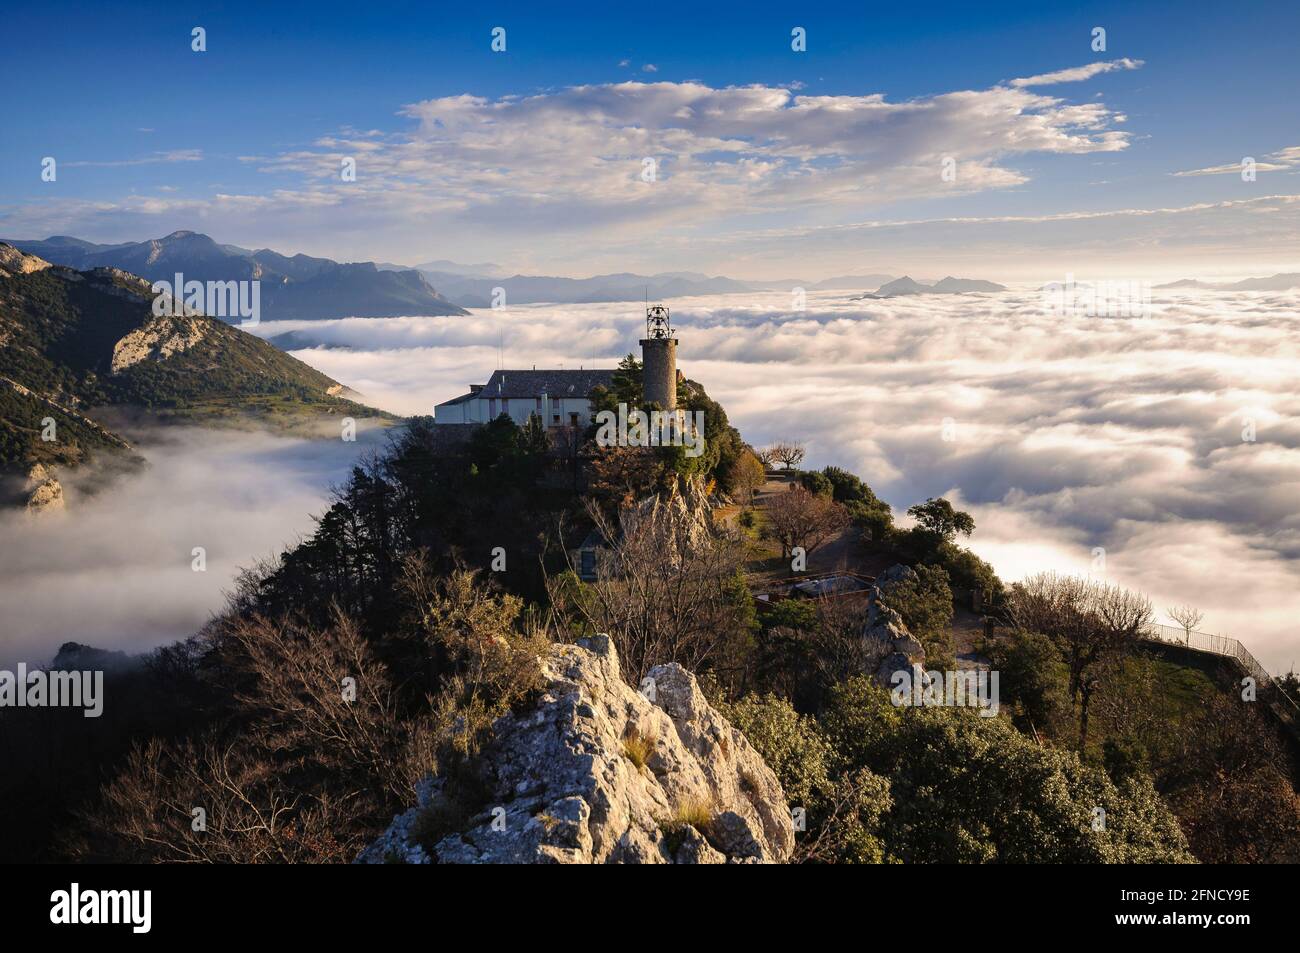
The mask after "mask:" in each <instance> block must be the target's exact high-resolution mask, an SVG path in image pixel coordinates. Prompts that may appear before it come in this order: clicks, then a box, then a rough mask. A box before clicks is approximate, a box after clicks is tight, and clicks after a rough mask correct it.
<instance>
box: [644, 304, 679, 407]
mask: <svg viewBox="0 0 1300 953" xmlns="http://www.w3.org/2000/svg"><path fill="white" fill-rule="evenodd" d="M641 380H642V389H643V391H644V393H645V402H646V403H647V404H658V405H659V406H660V407H661V408H662V409H664V410H676V409H677V339H676V338H675V337H673V329H672V326H671V325H670V324H669V320H668V309H667V308H665V307H664V306H663V305H661V304H658V305H655V306H654V307H653V308H650V307H648V308H646V309H645V339H644V340H643V341H642V342H641Z"/></svg>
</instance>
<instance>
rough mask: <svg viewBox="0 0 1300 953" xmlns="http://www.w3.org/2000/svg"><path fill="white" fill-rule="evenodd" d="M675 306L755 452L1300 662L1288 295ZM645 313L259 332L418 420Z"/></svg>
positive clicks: (606, 353)
mask: <svg viewBox="0 0 1300 953" xmlns="http://www.w3.org/2000/svg"><path fill="white" fill-rule="evenodd" d="M1056 303H1057V304H1059V302H1056ZM670 304H671V305H672V313H673V322H674V326H675V327H676V328H677V331H678V337H679V339H680V341H681V344H680V348H679V352H678V364H679V367H681V368H682V369H683V371H684V372H685V373H686V374H687V375H688V376H689V377H691V378H692V379H695V380H698V381H700V382H701V383H703V384H704V385H705V387H706V388H707V390H708V391H709V393H710V394H711V395H712V396H713V397H715V398H716V399H717V400H719V401H720V402H721V403H722V404H723V406H724V407H725V408H726V409H727V412H728V414H729V415H730V417H731V420H732V422H733V423H734V424H735V425H736V426H737V427H739V428H740V430H741V432H742V433H743V434H744V436H745V438H746V439H747V440H748V441H749V442H751V443H752V444H754V445H762V444H764V443H767V442H769V441H772V440H775V439H781V438H795V439H800V440H803V441H804V442H806V443H807V445H808V448H809V461H808V462H809V464H811V465H816V466H823V465H826V464H837V465H840V466H844V467H848V468H849V469H851V470H853V471H854V472H856V473H858V474H859V475H861V476H862V477H863V478H864V479H865V480H866V481H867V482H868V483H869V484H870V485H871V486H872V487H873V488H874V489H875V490H876V492H877V493H878V494H880V495H881V496H882V497H883V498H884V499H885V500H887V501H888V502H889V503H890V504H892V505H893V506H894V507H895V511H896V513H897V514H898V515H899V516H902V511H903V510H904V509H906V507H907V506H909V505H911V504H912V503H915V502H918V501H920V500H924V499H925V498H927V497H930V496H938V495H945V496H947V497H948V498H949V499H951V500H953V501H954V502H956V503H959V504H960V505H961V506H963V507H964V508H966V509H967V510H969V511H970V512H971V513H973V514H974V516H975V519H976V523H977V525H978V529H977V531H976V533H975V536H974V537H973V538H972V540H971V546H972V548H973V549H974V550H975V551H976V552H977V553H979V554H980V555H981V556H983V557H984V558H986V559H988V560H989V561H991V562H992V563H993V565H994V566H995V567H996V568H997V569H998V571H999V573H1000V574H1001V575H1002V576H1003V577H1004V578H1006V579H1016V578H1019V577H1021V576H1023V575H1025V574H1027V573H1031V572H1035V571H1038V570H1043V569H1055V570H1061V571H1067V572H1076V573H1091V574H1093V575H1101V576H1104V578H1106V579H1108V580H1110V581H1112V582H1117V583H1120V584H1123V585H1126V586H1130V587H1134V588H1137V589H1140V590H1141V591H1143V592H1145V593H1146V594H1147V595H1149V596H1150V597H1151V599H1152V600H1153V602H1154V604H1155V607H1156V609H1157V612H1158V615H1160V616H1162V617H1163V615H1164V610H1165V609H1167V608H1168V607H1170V606H1173V605H1177V604H1183V603H1191V604H1193V605H1196V606H1197V607H1199V608H1200V609H1202V610H1203V611H1204V612H1205V622H1204V623H1203V625H1202V628H1203V629H1204V630H1206V631H1211V632H1220V633H1222V634H1226V635H1232V636H1235V637H1237V638H1240V639H1242V641H1244V642H1245V643H1246V645H1247V646H1248V648H1249V649H1250V650H1251V651H1252V652H1253V653H1254V654H1255V655H1256V656H1257V657H1258V658H1259V659H1260V660H1261V661H1263V662H1264V663H1265V665H1266V666H1268V667H1269V668H1270V669H1273V670H1281V671H1285V670H1287V669H1289V668H1290V667H1291V665H1292V663H1293V662H1294V661H1297V660H1300V636H1297V635H1296V631H1295V627H1294V620H1295V619H1296V617H1297V616H1300V515H1298V514H1297V505H1298V504H1300V389H1298V388H1297V386H1296V382H1297V376H1298V375H1297V367H1300V363H1298V362H1300V292H1296V291H1288V292H1276V293H1264V292H1225V291H1203V290H1169V291H1155V292H1154V293H1153V295H1152V298H1151V301H1150V304H1149V308H1144V309H1143V310H1142V311H1141V312H1140V313H1138V314H1136V315H1133V316H1127V317H1095V316H1089V315H1088V314H1087V313H1086V310H1085V309H1079V310H1078V311H1077V312H1070V311H1065V312H1063V310H1062V309H1060V308H1059V307H1053V304H1054V302H1053V301H1052V300H1051V298H1050V296H1046V295H1044V294H1043V293H1042V292H1041V291H1040V290H1039V289H1038V288H1036V287H1028V286H1025V287H1021V288H1017V289H1013V290H1011V291H1007V292H1003V293H999V294H969V295H948V296H940V295H924V296H915V297H901V298H891V299H883V300H855V295H854V294H853V293H845V292H835V293H820V294H811V295H809V296H807V301H806V304H805V306H804V308H803V310H798V309H797V307H796V305H797V302H796V299H795V297H794V296H793V295H792V294H787V293H770V294H754V295H727V296H719V297H711V298H690V299H682V300H679V301H675V302H670ZM643 322H644V311H643V305H641V304H640V303H637V302H628V303H618V304H590V305H558V306H555V305H527V306H519V307H514V306H512V307H507V308H504V309H499V310H491V311H477V312H475V313H474V314H473V315H472V316H471V317H468V318H466V317H444V318H395V319H389V320H367V319H349V320H342V321H318V322H308V321H301V322H279V323H271V324H263V325H262V326H261V327H260V328H259V329H258V333H259V334H261V335H263V336H266V337H274V336H276V335H278V334H284V333H286V332H290V331H293V332H296V336H295V340H296V341H297V342H298V343H308V344H313V345H314V346H310V347H304V348H302V349H299V350H295V351H294V352H293V353H294V354H295V355H296V356H297V357H299V358H301V359H302V360H304V361H306V362H307V363H309V364H311V365H313V366H314V367H317V368H319V369H320V370H321V371H323V372H325V373H326V374H329V375H330V376H331V377H334V378H336V379H337V380H340V381H343V382H344V383H346V384H348V385H349V386H351V387H354V388H355V389H357V390H358V391H360V392H362V393H363V394H365V395H366V397H367V398H368V399H369V400H370V401H371V402H373V403H375V404H377V405H379V406H382V407H384V408H385V409H389V410H393V411H397V412H401V413H429V412H430V410H431V408H432V406H433V405H434V404H435V403H436V402H438V401H440V400H446V399H448V398H450V397H454V396H456V395H458V394H461V393H464V392H465V391H466V389H467V387H466V385H468V384H470V383H483V382H484V381H486V379H487V377H488V375H489V374H490V373H491V371H492V370H493V369H494V368H496V367H498V366H504V367H507V368H530V367H532V366H533V365H537V366H538V367H555V366H564V367H578V366H586V367H592V366H605V367H607V366H612V364H613V363H614V362H615V360H616V359H617V358H618V357H619V356H621V355H622V354H626V353H628V352H629V351H634V350H636V341H637V339H638V337H640V336H641V333H642V330H643V328H644V324H643ZM1252 430H1253V439H1245V438H1246V437H1250V436H1252V434H1251V431H1252ZM904 521H905V518H904ZM1099 552H1102V553H1104V560H1099V559H1098V554H1099ZM1103 564H1104V568H1102V567H1103ZM1162 621H1167V620H1163V619H1162Z"/></svg>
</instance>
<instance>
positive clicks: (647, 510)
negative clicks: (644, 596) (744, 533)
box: [619, 477, 713, 566]
mask: <svg viewBox="0 0 1300 953" xmlns="http://www.w3.org/2000/svg"><path fill="white" fill-rule="evenodd" d="M619 524H620V527H621V529H622V531H623V535H624V537H626V538H635V539H637V540H638V542H639V543H641V544H643V545H646V546H647V547H649V548H650V549H652V550H653V551H655V552H657V553H659V554H660V558H661V563H662V564H663V565H664V566H675V564H676V563H678V562H679V561H681V560H682V559H684V558H686V554H688V553H695V552H699V551H701V550H705V549H707V548H708V547H709V546H710V545H711V540H712V538H713V516H712V507H711V505H710V502H709V497H708V494H707V493H706V492H705V488H704V481H703V480H701V479H700V478H699V477H691V478H688V479H683V480H681V481H680V483H679V484H677V485H674V486H673V488H672V489H671V490H670V491H669V492H668V493H667V494H658V493H656V494H653V495H651V496H649V497H647V498H646V499H644V500H642V501H641V502H639V503H637V504H635V505H634V506H630V507H628V508H626V509H624V510H623V512H622V513H621V514H620V515H619Z"/></svg>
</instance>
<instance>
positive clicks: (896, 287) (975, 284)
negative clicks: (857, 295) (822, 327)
mask: <svg viewBox="0 0 1300 953" xmlns="http://www.w3.org/2000/svg"><path fill="white" fill-rule="evenodd" d="M1006 290H1007V289H1006V286H1005V285H1000V284H998V283H997V282H994V281H981V280H980V279H978V278H954V277H952V276H951V275H949V276H948V277H947V278H942V279H940V280H939V281H937V282H935V283H934V284H932V285H925V284H921V282H919V281H914V280H913V279H911V278H909V277H907V276H906V275H904V276H903V277H902V278H898V279H895V280H894V281H890V282H887V283H885V284H883V285H881V286H880V287H879V288H877V289H876V290H875V291H874V292H873V293H871V294H866V295H862V298H897V297H900V296H902V295H924V294H937V295H945V294H947V295H951V294H969V293H971V292H992V291H1006Z"/></svg>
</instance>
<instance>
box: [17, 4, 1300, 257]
mask: <svg viewBox="0 0 1300 953" xmlns="http://www.w3.org/2000/svg"><path fill="white" fill-rule="evenodd" d="M703 7H704V5H702V4H672V3H655V4H652V5H641V4H600V5H591V6H590V7H588V8H582V7H570V8H569V9H567V10H566V11H564V12H563V13H549V12H539V11H538V10H537V9H536V5H494V6H490V7H487V8H483V9H480V8H478V7H477V6H474V7H473V9H471V5H468V4H466V5H444V4H438V5H433V4H409V5H405V4H382V3H370V4H351V3H350V4H323V3H314V4H301V5H299V4H285V5H280V4H277V5H255V4H241V3H215V4H208V5H202V6H194V7H189V8H187V5H186V4H157V5H154V4H131V3H125V4H115V5H113V6H112V7H111V8H109V7H107V5H101V4H84V5H81V4H59V3H53V4H43V5H39V6H35V5H24V6H22V7H19V8H16V9H14V10H12V11H6V15H5V24H4V35H3V36H2V37H0V71H3V74H4V77H5V80H6V88H7V89H9V90H10V91H11V95H10V96H9V97H7V103H6V120H5V123H4V128H5V134H4V136H3V138H0V182H3V189H2V190H0V234H3V235H5V236H6V237H18V238H34V237H44V236H45V235H46V234H50V233H55V232H61V233H69V234H76V235H79V236H82V237H87V238H91V239H94V240H100V241H125V240H140V239H144V238H149V237H156V236H158V235H161V234H165V233H166V232H168V231H171V230H173V229H175V228H194V229H197V230H201V231H207V232H209V233H210V234H213V235H214V237H216V238H217V239H218V240H220V241H227V242H233V243H237V244H244V245H253V246H262V245H269V246H272V247H276V248H277V249H279V250H283V251H289V252H292V251H307V252H310V253H315V254H326V255H330V256H333V257H338V258H355V259H365V258H378V259H389V260H396V261H401V262H406V263H414V262H417V261H423V260H427V259H430V258H440V257H446V258H453V259H458V260H465V259H472V260H475V261H480V260H494V261H499V262H500V263H502V264H503V265H505V266H506V267H507V268H511V269H512V270H520V271H539V270H540V271H549V272H555V273H568V274H589V273H592V272H595V271H604V270H624V269H626V270H678V269H685V268H691V269H694V270H705V271H714V272H725V273H728V274H735V275H738V276H740V275H748V276H752V277H759V276H770V277H786V276H788V275H796V274H797V275H800V276H805V277H812V278H817V277H822V276H825V275H827V274H833V273H844V272H846V271H862V270H880V269H885V270H896V271H902V270H912V271H917V270H920V271H923V272H928V271H933V270H945V271H946V270H957V269H959V268H965V269H966V270H968V271H969V270H971V269H976V270H984V271H987V270H989V269H990V268H992V269H994V270H998V269H1001V270H1000V272H999V273H1002V274H1006V273H1009V272H1015V271H1017V270H1018V269H1020V268H1022V267H1023V269H1025V270H1027V271H1035V272H1039V271H1041V272H1046V273H1055V272H1059V271H1061V270H1063V269H1072V270H1076V271H1079V272H1085V271H1087V270H1088V269H1089V268H1093V269H1102V270H1106V269H1109V270H1114V269H1115V268H1117V267H1121V266H1122V265H1124V264H1125V263H1127V264H1128V265H1132V264H1133V263H1135V262H1136V263H1141V264H1143V266H1145V267H1149V269H1150V270H1152V271H1158V272H1160V273H1172V272H1180V273H1181V272H1184V271H1189V272H1190V271H1195V272H1196V273H1215V272H1223V273H1255V272H1259V271H1266V270H1269V269H1274V270H1277V269H1279V268H1283V267H1286V266H1287V264H1288V258H1287V256H1288V255H1290V256H1294V254H1295V253H1294V247H1291V248H1287V247H1286V245H1287V243H1288V242H1291V243H1292V245H1293V246H1294V240H1295V238H1296V236H1297V234H1298V233H1297V230H1296V217H1297V212H1296V203H1295V202H1292V201H1289V200H1283V199H1274V198H1271V197H1277V196H1291V195H1293V194H1294V193H1298V192H1300V187H1298V186H1300V155H1298V154H1297V153H1296V151H1295V147H1297V146H1300V103H1298V102H1297V97H1296V95H1295V92H1296V90H1297V88H1300V66H1297V60H1298V58H1297V57H1296V56H1295V55H1294V51H1293V49H1294V38H1295V36H1296V34H1297V28H1298V27H1300V7H1297V6H1296V5H1294V4H1285V5H1284V4H1276V5H1269V4H1263V5H1245V6H1239V7H1226V6H1224V5H1221V4H1210V3H1195V4H1187V3H1169V4H1156V3H1153V4H1131V3H1128V4H1088V5H1082V4H1041V3H1037V4H1003V5H999V6H998V8H997V9H989V8H988V5H981V4H970V3H964V4H950V5H949V4H942V3H939V4H925V5H924V6H923V7H910V6H907V5H900V4H888V5H886V4H842V5H841V4H825V5H815V8H814V9H812V10H811V11H810V10H808V9H803V8H797V7H795V6H793V5H789V4H752V3H746V4H728V5H725V6H723V7H722V8H721V9H709V10H705V9H703ZM1270 7H1272V9H1270ZM794 11H797V12H794ZM194 26H202V27H204V28H205V29H206V31H207V47H208V48H207V51H206V52H203V53H195V52H193V51H192V50H191V48H190V45H191V44H190V31H191V29H192V28H193V27H194ZM496 26H501V27H504V28H505V29H506V45H507V49H506V52H504V53H494V52H492V50H491V48H490V43H491V30H492V29H493V28H494V27H496ZM796 26H801V27H804V28H805V29H806V31H807V38H808V40H807V43H808V48H807V51H806V52H803V53H795V52H793V51H792V50H791V48H790V31H791V29H792V28H793V27H796ZM1096 26H1101V27H1104V28H1105V30H1106V49H1105V50H1104V51H1094V50H1093V49H1092V47H1091V43H1092V35H1091V34H1092V30H1093V28H1094V27H1096ZM1101 63H1112V64H1116V63H1118V64H1123V65H1119V66H1115V67H1113V68H1107V69H1106V70H1105V71H1101V72H1097V73H1096V74H1095V75H1090V76H1087V77H1086V78H1083V79H1078V78H1069V79H1061V80H1055V81H1045V82H1042V83H1039V84H1035V85H1032V86H1015V85H1013V81H1014V80H1016V79H1025V78H1029V77H1042V76H1051V75H1053V74H1059V72H1060V71H1063V70H1071V69H1075V68H1079V67H1088V66H1096V65H1097V64H1101ZM626 84H636V85H635V86H627V85H626ZM574 88H585V89H587V90H588V91H589V92H588V93H587V94H583V95H574V94H573V93H572V92H566V91H571V90H573V89H574ZM729 88H746V89H756V88H762V89H764V90H768V91H775V93H776V94H781V93H782V91H784V95H785V96H786V97H787V98H786V99H784V100H780V101H773V100H771V99H770V97H764V96H758V97H754V96H749V95H746V96H737V95H727V94H725V92H724V91H726V90H728V89H729ZM620 90H621V91H620ZM18 91H22V95H17V94H16V93H17V92H18ZM602 91H603V93H602ZM966 92H972V93H974V94H977V95H975V96H972V97H969V101H965V100H964V99H963V97H962V94H964V93H966ZM877 95H878V96H880V97H883V102H884V103H885V104H887V105H888V107H889V108H888V109H877V108H876V107H874V106H873V105H872V104H871V101H870V98H871V97H873V96H877ZM1028 96H1034V97H1039V98H1038V99H1035V100H1033V101H1030V100H1027V99H1026V97H1028ZM456 97H477V99H476V100H475V101H474V102H473V104H471V105H468V106H467V105H466V104H465V103H463V102H460V101H457V100H456V99H455V98H456ZM508 97H513V98H512V99H508ZM830 97H844V98H845V99H844V100H843V101H842V102H840V101H836V100H832V99H831V98H830ZM801 99H802V100H804V108H800V106H799V102H798V101H799V100H801ZM1046 100H1051V102H1047V101H1046ZM521 102H523V103H527V105H526V106H519V105H513V106H512V105H511V104H512V103H513V104H519V103H521ZM421 104H423V105H421ZM909 104H911V106H914V107H915V109H916V115H912V109H911V107H909ZM670 106H671V108H669V107H670ZM837 109H846V110H860V111H859V112H856V113H855V115H857V116H858V117H859V118H862V119H863V122H862V124H861V126H860V128H858V129H857V130H856V131H855V132H854V134H853V135H851V136H847V135H846V136H841V135H839V134H838V132H837V130H836V128H835V115H836V110H837ZM1075 110H1087V112H1086V113H1078V114H1076V112H1075ZM876 112H879V113H880V115H879V117H878V120H877V119H876V118H874V117H875V115H876ZM688 113H689V114H691V116H692V118H691V120H690V121H689V122H688V123H686V124H685V125H687V126H689V128H683V124H682V122H681V121H679V119H676V118H674V117H675V116H680V115H685V114H688ZM868 113H870V115H871V117H873V118H871V119H870V121H867V116H868ZM715 114H716V116H717V117H718V122H717V123H716V124H714V125H711V124H710V122H709V119H708V117H709V116H710V115H715ZM932 114H933V115H934V117H935V118H934V119H931V118H929V117H930V116H931V115H932ZM449 115H451V116H454V117H455V119H454V121H453V120H448V118H447V117H448V116H449ZM738 116H743V117H748V118H746V119H744V121H741V120H740V119H738V118H737V117H738ZM724 120H726V121H724ZM715 126H716V128H715ZM715 138H716V140H717V143H716V148H714V147H713V146H711V141H712V140H714V139H715ZM1288 149H1291V150H1292V152H1291V153H1288V152H1287V151H1286V150H1288ZM644 154H651V155H653V156H654V157H655V159H656V161H657V162H658V166H657V170H656V171H657V177H656V180H655V182H653V183H650V185H651V186H652V187H651V188H642V186H646V185H647V183H645V182H644V181H640V179H639V173H640V172H641V168H642V166H641V162H642V159H643V158H644V157H645V155H644ZM349 155H350V156H353V157H354V158H356V159H357V162H358V181H357V182H356V183H347V182H343V181H340V180H339V177H338V176H337V175H336V174H335V170H336V169H337V167H338V164H339V159H340V157H342V156H349ZM45 156H52V157H54V158H55V159H56V160H57V162H58V177H57V180H56V181H55V182H43V181H42V180H41V177H40V171H41V166H40V163H41V160H42V158H43V157H45ZM945 156H952V157H954V160H955V162H956V163H957V166H956V168H957V181H956V182H955V183H945V182H942V181H941V180H940V177H939V169H938V163H939V161H940V160H941V158H942V157H945ZM1245 156H1252V157H1255V158H1256V159H1257V160H1258V161H1259V162H1260V163H1262V164H1263V165H1262V166H1261V168H1262V169H1264V170H1265V171H1260V172H1259V173H1258V178H1257V180H1256V181H1255V182H1251V183H1247V182H1243V181H1242V179H1241V176H1240V175H1239V174H1237V173H1236V171H1235V169H1234V170H1227V171H1224V172H1222V173H1209V172H1207V173H1206V174H1198V175H1176V174H1174V173H1177V172H1193V171H1197V170H1211V169H1215V168H1218V167H1226V166H1228V165H1235V164H1239V163H1240V161H1241V159H1242V158H1243V157H1245ZM1269 157H1273V158H1272V159H1270V158H1269ZM931 172H933V175H931ZM953 186H955V187H953ZM1218 203H1228V204H1227V205H1224V206H1223V207H1217V208H1216V207H1205V206H1215V205H1216V204H1218ZM1172 210H1178V211H1172ZM1099 213H1100V214H1099ZM1135 213H1142V214H1135ZM1087 215H1092V216H1095V217H1092V218H1087V217H1084V216H1087ZM1026 220H1028V221H1026ZM1261 222H1263V223H1264V227H1262V228H1261V227H1260V223H1261ZM900 223H901V224H900ZM1011 261H1014V262H1016V263H1017V264H1016V265H1015V267H1012V266H1010V265H1009V262H1011ZM1290 264H1291V265H1292V267H1293V268H1294V267H1295V266H1296V263H1295V262H1294V258H1293V257H1292V258H1291V259H1290ZM995 277H996V276H995ZM1010 277H1015V275H1014V274H1011V275H1010Z"/></svg>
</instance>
